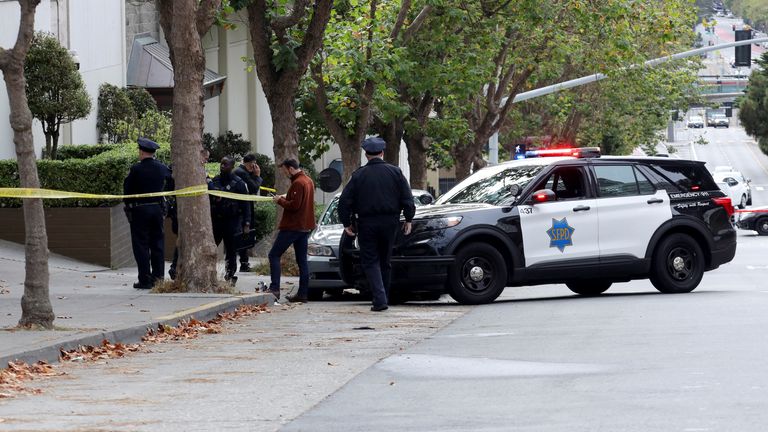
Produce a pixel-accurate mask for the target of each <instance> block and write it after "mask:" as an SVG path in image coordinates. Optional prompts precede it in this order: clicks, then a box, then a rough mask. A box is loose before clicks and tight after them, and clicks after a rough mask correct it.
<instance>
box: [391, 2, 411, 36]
mask: <svg viewBox="0 0 768 432" xmlns="http://www.w3.org/2000/svg"><path fill="white" fill-rule="evenodd" d="M410 10H411V0H403V1H402V2H401V3H400V12H398V13H397V19H396V20H395V25H394V26H392V31H391V32H389V38H390V39H392V40H395V39H397V36H398V35H399V34H400V29H401V28H403V23H405V19H406V18H407V17H408V12H409V11H410Z"/></svg>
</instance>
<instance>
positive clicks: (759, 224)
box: [755, 217, 768, 236]
mask: <svg viewBox="0 0 768 432" xmlns="http://www.w3.org/2000/svg"><path fill="white" fill-rule="evenodd" d="M755 231H757V233H758V234H759V235H761V236H764V235H768V217H761V218H760V219H758V220H756V221H755Z"/></svg>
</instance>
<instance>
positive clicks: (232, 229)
mask: <svg viewBox="0 0 768 432" xmlns="http://www.w3.org/2000/svg"><path fill="white" fill-rule="evenodd" d="M234 168H235V162H234V161H233V160H232V159H231V158H228V157H225V158H222V159H221V171H220V173H219V175H217V176H216V177H214V178H213V180H211V182H210V183H208V189H210V190H220V191H225V192H233V193H240V194H244V195H248V187H247V186H246V185H245V182H243V181H242V180H241V179H240V177H238V176H236V175H235V174H234V173H233V172H232V171H233V170H234ZM211 218H212V222H213V238H214V240H215V241H216V246H218V245H219V244H220V243H221V241H222V240H223V241H224V253H225V255H226V266H225V274H224V280H226V281H229V282H230V283H231V284H232V285H234V284H235V283H236V282H237V276H235V272H236V271H237V249H236V248H237V237H238V236H241V235H247V234H248V233H249V232H250V229H251V204H250V202H248V201H240V200H233V199H229V198H222V197H217V196H211Z"/></svg>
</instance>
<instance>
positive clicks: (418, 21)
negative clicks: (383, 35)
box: [403, 5, 432, 42]
mask: <svg viewBox="0 0 768 432" xmlns="http://www.w3.org/2000/svg"><path fill="white" fill-rule="evenodd" d="M431 12H432V6H429V5H427V6H424V9H422V10H421V12H419V14H418V15H417V16H416V18H414V20H413V22H412V23H411V25H410V26H408V28H407V29H406V30H405V34H403V42H408V41H410V40H411V38H413V36H414V35H415V34H416V32H418V31H419V29H420V28H421V25H422V24H424V21H426V20H427V17H428V16H429V14H430V13H431Z"/></svg>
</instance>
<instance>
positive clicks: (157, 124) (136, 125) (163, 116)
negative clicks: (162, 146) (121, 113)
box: [115, 111, 172, 143]
mask: <svg viewBox="0 0 768 432" xmlns="http://www.w3.org/2000/svg"><path fill="white" fill-rule="evenodd" d="M171 126H172V119H171V114H170V113H168V112H160V111H149V112H147V113H146V114H144V116H142V117H136V118H134V119H131V120H128V121H125V120H119V121H118V122H117V126H116V127H115V136H116V137H117V139H118V142H130V143H135V142H136V140H138V139H139V137H144V138H149V139H151V140H152V141H155V142H171Z"/></svg>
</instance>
